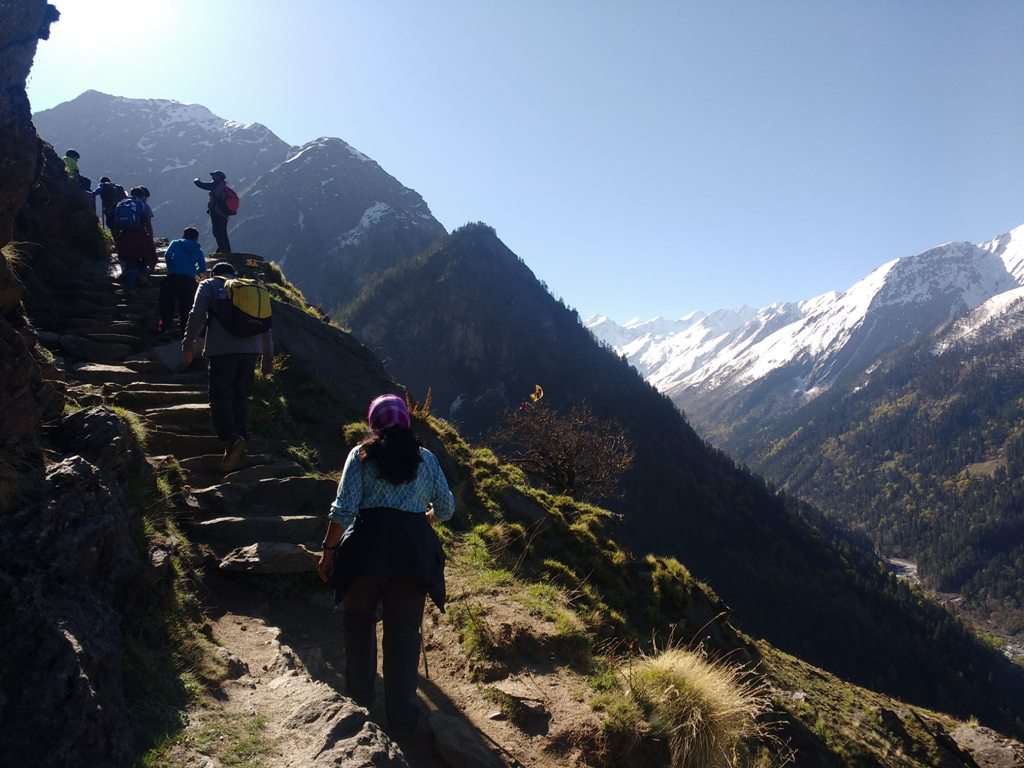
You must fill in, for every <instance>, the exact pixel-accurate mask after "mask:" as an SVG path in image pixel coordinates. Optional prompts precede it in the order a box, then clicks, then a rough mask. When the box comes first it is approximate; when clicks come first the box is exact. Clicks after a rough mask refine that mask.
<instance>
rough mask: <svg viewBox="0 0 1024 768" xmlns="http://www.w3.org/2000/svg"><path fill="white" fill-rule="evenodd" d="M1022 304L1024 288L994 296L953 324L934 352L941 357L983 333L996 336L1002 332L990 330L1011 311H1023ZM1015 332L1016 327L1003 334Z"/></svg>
mask: <svg viewBox="0 0 1024 768" xmlns="http://www.w3.org/2000/svg"><path fill="white" fill-rule="evenodd" d="M1021 302H1024V286H1022V287H1020V288H1014V289H1012V290H1009V291H1004V292H1003V293H1000V294H997V295H995V296H993V297H992V298H990V299H989V300H988V301H986V302H984V303H983V304H981V306H979V307H977V308H975V309H974V310H972V311H971V312H968V313H967V314H966V315H964V316H963V317H961V318H959V319H958V320H957V321H956V322H955V323H953V326H952V328H951V329H950V330H949V331H948V332H947V333H945V334H944V335H943V337H942V339H941V340H940V341H939V342H938V343H937V344H936V345H935V348H934V349H933V352H934V353H935V354H939V355H941V354H943V353H944V352H946V351H948V350H949V349H951V348H952V347H953V346H955V345H956V344H958V343H960V342H963V341H970V340H971V339H973V338H975V337H977V336H980V335H982V334H983V333H985V334H988V335H989V336H996V335H997V334H999V333H1000V331H999V330H996V331H993V332H990V329H992V328H993V327H994V326H993V323H994V322H995V321H997V320H999V319H1000V318H1002V317H1004V316H1006V315H1008V314H1009V313H1010V312H1011V311H1019V310H1020V309H1021ZM1013 330H1016V326H1015V325H1012V326H1011V327H1009V328H1007V329H1005V330H1004V331H1002V332H1003V333H1009V332H1010V331H1013Z"/></svg>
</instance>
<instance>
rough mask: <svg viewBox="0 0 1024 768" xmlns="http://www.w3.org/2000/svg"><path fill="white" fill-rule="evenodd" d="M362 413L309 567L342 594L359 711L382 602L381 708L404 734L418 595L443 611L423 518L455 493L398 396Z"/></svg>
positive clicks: (432, 537) (411, 717) (435, 516)
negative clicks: (366, 428) (315, 561)
mask: <svg viewBox="0 0 1024 768" xmlns="http://www.w3.org/2000/svg"><path fill="white" fill-rule="evenodd" d="M367 419H368V421H369V425H370V435H369V436H368V437H367V438H366V439H365V440H363V441H362V442H361V443H360V444H359V445H357V446H356V447H355V448H353V449H352V451H351V452H350V453H349V455H348V459H347V460H346V461H345V468H344V470H343V471H342V475H341V481H340V482H339V483H338V497H337V499H335V501H334V503H333V504H332V505H331V511H330V522H329V523H328V525H327V534H326V536H325V537H324V541H323V553H322V554H321V556H320V563H319V565H318V567H317V571H318V573H319V575H320V578H321V579H322V580H323V581H325V582H326V581H327V580H328V577H329V575H330V574H331V571H332V569H333V571H334V573H333V578H332V579H331V581H332V584H333V586H334V588H335V600H336V601H339V602H340V601H341V600H342V599H344V609H343V616H344V618H343V625H344V633H345V684H346V689H347V693H348V695H349V696H351V697H352V698H353V699H355V700H356V702H357V703H359V704H362V705H363V706H366V707H368V706H370V705H371V704H372V703H373V699H374V680H375V678H376V676H377V629H376V627H377V615H378V614H377V607H378V605H379V604H383V618H384V644H383V648H384V698H385V701H384V704H385V710H386V712H387V716H388V721H389V722H390V723H391V725H392V726H393V727H394V728H396V729H398V730H403V731H412V730H414V729H415V727H416V723H417V721H418V719H419V714H420V712H419V706H418V704H417V702H416V681H417V669H418V668H419V660H420V644H421V638H420V625H421V623H422V621H423V607H424V603H425V602H426V596H427V595H428V594H429V595H430V598H431V599H432V600H433V601H434V603H435V604H436V605H437V607H438V608H439V609H440V610H442V611H443V610H444V599H445V587H444V553H443V552H442V551H441V544H440V542H439V541H438V538H437V535H436V534H435V533H434V531H433V529H432V528H431V524H432V523H436V522H438V521H441V520H448V519H449V518H451V516H452V514H453V513H454V511H455V498H454V497H453V496H452V492H451V491H450V490H449V488H448V483H447V481H446V480H445V477H444V473H442V471H441V466H440V464H438V461H437V457H435V456H434V454H432V453H431V452H430V451H428V450H427V449H426V448H423V447H422V446H420V444H419V441H418V440H417V439H416V435H415V433H414V432H413V431H412V429H411V420H410V418H409V411H408V409H407V408H406V405H405V400H404V399H403V398H401V397H399V396H397V395H381V396H380V397H378V398H377V399H376V400H374V401H373V402H372V403H371V404H370V410H369V413H368V416H367Z"/></svg>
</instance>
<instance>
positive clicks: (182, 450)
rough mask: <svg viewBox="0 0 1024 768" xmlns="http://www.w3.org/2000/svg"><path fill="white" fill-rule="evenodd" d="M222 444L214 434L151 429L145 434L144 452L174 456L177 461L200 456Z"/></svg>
mask: <svg viewBox="0 0 1024 768" xmlns="http://www.w3.org/2000/svg"><path fill="white" fill-rule="evenodd" d="M223 447H224V444H223V443H222V442H221V441H220V438H218V437H217V436H216V435H185V434H175V433H173V432H164V431H162V430H152V431H150V432H149V433H148V434H147V435H146V452H147V453H161V454H169V455H171V456H174V457H175V458H176V459H178V461H181V460H182V459H185V458H188V457H190V456H202V455H204V454H207V453H215V452H216V451H218V450H221V451H222V450H223Z"/></svg>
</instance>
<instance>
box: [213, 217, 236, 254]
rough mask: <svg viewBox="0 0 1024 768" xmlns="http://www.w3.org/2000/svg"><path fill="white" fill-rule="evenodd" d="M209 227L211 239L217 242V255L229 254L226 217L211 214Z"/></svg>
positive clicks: (229, 242)
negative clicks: (210, 228) (211, 233)
mask: <svg viewBox="0 0 1024 768" xmlns="http://www.w3.org/2000/svg"><path fill="white" fill-rule="evenodd" d="M210 226H211V227H212V228H213V239H214V240H216V241H217V253H231V241H230V240H228V220H227V217H226V216H217V215H216V214H213V213H211V214H210Z"/></svg>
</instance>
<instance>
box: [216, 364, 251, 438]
mask: <svg viewBox="0 0 1024 768" xmlns="http://www.w3.org/2000/svg"><path fill="white" fill-rule="evenodd" d="M258 357H259V355H257V354H254V353H249V352H245V353H241V352H238V353H232V354H227V355H213V356H212V357H211V358H210V415H211V416H212V417H213V426H214V428H215V429H216V430H217V436H218V437H220V439H221V440H223V441H224V442H227V443H231V442H234V441H235V440H237V439H238V438H240V437H244V438H248V437H249V431H248V428H247V427H246V418H247V417H248V415H249V396H250V395H251V394H252V383H253V379H254V378H255V375H256V359H257V358H258Z"/></svg>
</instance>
